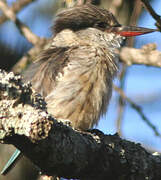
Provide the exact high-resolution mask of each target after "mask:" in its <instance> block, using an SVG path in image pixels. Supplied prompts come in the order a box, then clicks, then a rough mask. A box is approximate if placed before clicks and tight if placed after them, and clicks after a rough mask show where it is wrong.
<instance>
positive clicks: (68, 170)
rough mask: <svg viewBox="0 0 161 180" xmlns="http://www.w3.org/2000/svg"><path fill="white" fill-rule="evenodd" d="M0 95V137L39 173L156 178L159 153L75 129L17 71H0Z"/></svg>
mask: <svg viewBox="0 0 161 180" xmlns="http://www.w3.org/2000/svg"><path fill="white" fill-rule="evenodd" d="M0 100H1V101H0V142H1V143H6V144H13V145H14V146H16V147H17V148H19V149H20V150H21V151H22V152H23V153H24V155H25V156H26V157H27V158H29V159H30V160H31V161H32V162H33V163H34V164H35V165H36V166H37V167H38V168H39V169H40V170H41V171H42V173H44V174H47V175H54V174H57V175H58V176H60V177H65V178H77V179H95V180H96V179H99V180H100V179H110V180H121V179H128V180H133V179H134V180H135V179H136V180H144V179H148V180H159V179H160V177H161V156H159V155H157V156H156V155H152V154H150V153H148V152H147V151H146V150H145V149H144V148H142V147H141V145H140V144H135V143H133V142H129V141H126V140H123V139H121V138H120V137H119V136H118V135H117V134H115V135H105V134H103V133H102V132H100V131H99V130H92V131H89V132H80V131H78V130H74V129H72V127H70V124H69V122H65V124H63V123H61V122H58V121H57V120H56V119H54V118H53V117H52V116H50V115H49V114H48V113H47V109H46V104H45V102H44V100H43V98H42V97H41V96H40V95H38V94H37V93H36V92H34V90H32V87H31V84H30V83H28V84H23V83H22V81H21V77H20V76H15V75H14V74H13V73H9V74H7V73H6V72H4V71H1V72H0Z"/></svg>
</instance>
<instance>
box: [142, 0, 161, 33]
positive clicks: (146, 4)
mask: <svg viewBox="0 0 161 180" xmlns="http://www.w3.org/2000/svg"><path fill="white" fill-rule="evenodd" d="M141 1H142V3H143V5H144V7H145V8H146V9H147V11H148V12H149V13H150V14H151V16H152V17H153V18H154V19H155V20H156V21H157V23H156V26H157V27H158V28H159V30H160V31H161V16H160V15H158V14H157V13H156V12H155V11H154V9H153V8H152V6H151V5H150V3H149V0H141Z"/></svg>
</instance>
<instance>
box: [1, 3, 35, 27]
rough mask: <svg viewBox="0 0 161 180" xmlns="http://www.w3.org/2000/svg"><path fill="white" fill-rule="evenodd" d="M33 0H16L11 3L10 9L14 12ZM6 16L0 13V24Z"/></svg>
mask: <svg viewBox="0 0 161 180" xmlns="http://www.w3.org/2000/svg"><path fill="white" fill-rule="evenodd" d="M33 1H35V0H19V1H16V2H14V3H13V4H12V6H11V10H12V11H13V12H14V13H17V12H19V11H20V10H21V9H22V8H23V7H25V6H26V5H28V4H30V3H31V2H33ZM7 19H8V18H7V17H6V16H5V15H4V14H2V15H1V16H0V24H2V23H4V22H5V21H6V20H7Z"/></svg>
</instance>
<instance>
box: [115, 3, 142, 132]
mask: <svg viewBox="0 0 161 180" xmlns="http://www.w3.org/2000/svg"><path fill="white" fill-rule="evenodd" d="M141 9H142V7H141V3H140V1H139V0H136V1H135V5H134V8H133V12H132V15H131V17H130V25H132V26H135V25H136V22H137V20H138V18H139V15H140V13H141ZM133 42H134V38H132V37H131V38H128V39H127V46H128V47H132V46H133ZM126 75H127V65H126V64H125V63H124V64H123V65H122V69H121V73H120V76H119V79H120V88H121V89H124V85H125V79H126ZM124 109H125V101H124V99H123V98H122V97H121V96H119V99H118V113H117V119H116V125H117V132H118V133H119V135H120V136H122V131H121V125H122V122H123V115H124Z"/></svg>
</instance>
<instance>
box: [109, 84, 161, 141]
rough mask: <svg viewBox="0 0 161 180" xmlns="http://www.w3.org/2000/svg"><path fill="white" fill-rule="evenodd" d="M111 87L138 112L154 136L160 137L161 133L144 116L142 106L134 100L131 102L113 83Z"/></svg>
mask: <svg viewBox="0 0 161 180" xmlns="http://www.w3.org/2000/svg"><path fill="white" fill-rule="evenodd" d="M113 88H114V90H115V91H117V92H118V93H119V95H120V96H121V97H122V98H123V99H124V100H126V101H127V102H128V103H129V104H130V106H131V107H132V108H133V109H135V110H136V111H137V112H138V114H139V115H140V116H141V118H142V119H143V120H144V121H145V122H146V124H147V125H148V126H149V127H150V128H151V129H152V130H153V131H154V133H155V135H156V136H159V137H161V134H160V133H159V132H158V130H157V128H156V127H155V126H154V125H153V124H152V123H151V122H150V120H149V119H148V118H147V117H146V115H145V114H144V113H143V110H142V108H141V107H140V106H139V105H137V104H136V103H135V102H133V101H132V100H131V99H130V98H129V97H127V96H126V95H125V93H124V91H123V90H122V89H120V88H118V87H117V86H115V85H113Z"/></svg>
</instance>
